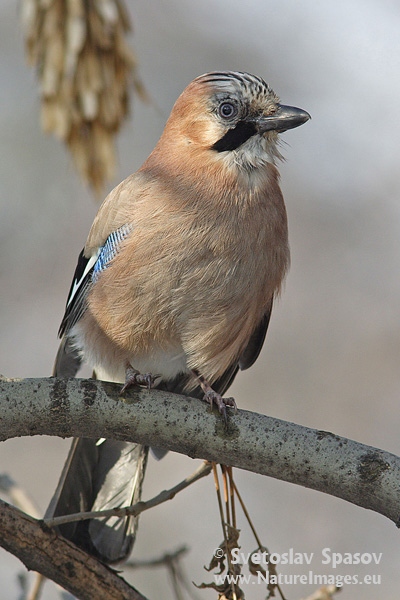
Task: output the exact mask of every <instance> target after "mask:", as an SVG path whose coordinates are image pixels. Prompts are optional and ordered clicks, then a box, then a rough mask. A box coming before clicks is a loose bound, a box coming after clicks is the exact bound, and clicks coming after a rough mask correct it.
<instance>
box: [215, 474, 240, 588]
mask: <svg viewBox="0 0 400 600" xmlns="http://www.w3.org/2000/svg"><path fill="white" fill-rule="evenodd" d="M212 469H213V473H214V482H215V489H216V491H217V498H218V507H219V514H220V518H221V525H222V531H223V534H224V542H225V556H226V559H227V561H228V571H229V572H230V573H232V572H233V571H232V562H231V553H230V550H229V545H228V532H227V530H226V529H227V526H226V523H227V521H225V517H224V508H223V504H222V497H221V488H220V485H219V479H218V471H217V463H215V462H213V463H212ZM222 472H223V470H222ZM231 589H232V598H233V599H234V600H236V592H235V585H234V583H233V581H231Z"/></svg>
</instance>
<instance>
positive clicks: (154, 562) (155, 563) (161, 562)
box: [125, 546, 188, 569]
mask: <svg viewBox="0 0 400 600" xmlns="http://www.w3.org/2000/svg"><path fill="white" fill-rule="evenodd" d="M187 552H188V547H187V546H180V548H178V549H177V550H175V551H174V552H165V553H164V554H162V555H161V556H159V557H157V558H149V559H148V560H129V561H128V562H127V563H125V567H130V568H131V569H142V568H144V567H150V568H153V567H162V566H165V565H168V564H169V563H170V562H172V561H174V560H178V559H180V558H181V556H183V555H184V554H186V553H187Z"/></svg>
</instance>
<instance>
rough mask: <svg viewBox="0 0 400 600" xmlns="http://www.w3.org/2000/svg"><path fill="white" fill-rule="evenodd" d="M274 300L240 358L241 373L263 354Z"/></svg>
mask: <svg viewBox="0 0 400 600" xmlns="http://www.w3.org/2000/svg"><path fill="white" fill-rule="evenodd" d="M273 300H274V299H273V298H271V301H270V303H269V305H268V309H267V311H266V313H265V315H264V316H263V318H262V319H261V322H260V323H259V325H258V326H257V327H256V328H255V330H254V332H253V334H252V336H251V338H250V340H249V343H248V344H247V346H246V348H245V349H244V350H243V352H242V354H241V355H240V357H239V368H240V370H241V371H245V370H246V369H248V368H249V367H251V365H252V364H254V363H255V361H256V360H257V358H258V355H259V354H260V352H261V348H262V347H263V344H264V340H265V336H266V335H267V329H268V325H269V320H270V318H271V312H272V304H273Z"/></svg>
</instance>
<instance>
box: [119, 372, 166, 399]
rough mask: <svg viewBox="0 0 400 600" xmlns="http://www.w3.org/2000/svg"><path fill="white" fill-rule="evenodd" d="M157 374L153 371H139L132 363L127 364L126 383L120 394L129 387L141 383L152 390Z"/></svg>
mask: <svg viewBox="0 0 400 600" xmlns="http://www.w3.org/2000/svg"><path fill="white" fill-rule="evenodd" d="M156 378H157V375H152V374H151V373H139V371H137V370H136V369H134V368H133V367H132V365H127V367H126V371H125V384H124V386H123V387H122V389H121V392H120V394H123V393H124V392H125V391H126V390H127V389H128V388H130V387H132V386H134V385H141V386H145V387H147V389H148V390H150V389H151V388H152V387H153V386H154V382H155V380H156Z"/></svg>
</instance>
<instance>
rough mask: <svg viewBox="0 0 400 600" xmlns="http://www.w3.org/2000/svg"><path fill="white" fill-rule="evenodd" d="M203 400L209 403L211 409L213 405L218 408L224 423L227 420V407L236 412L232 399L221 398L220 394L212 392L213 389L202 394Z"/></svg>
mask: <svg viewBox="0 0 400 600" xmlns="http://www.w3.org/2000/svg"><path fill="white" fill-rule="evenodd" d="M204 400H205V401H206V402H209V403H210V405H211V408H212V407H213V405H214V404H215V406H216V407H217V408H218V412H219V413H220V414H221V415H222V416H223V417H224V420H225V421H226V420H227V416H226V407H227V406H230V407H232V408H233V409H234V410H235V412H236V411H237V406H236V402H235V399H234V398H223V397H222V396H221V394H218V392H216V391H214V390H213V389H210V390H207V391H206V392H205V393H204Z"/></svg>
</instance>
